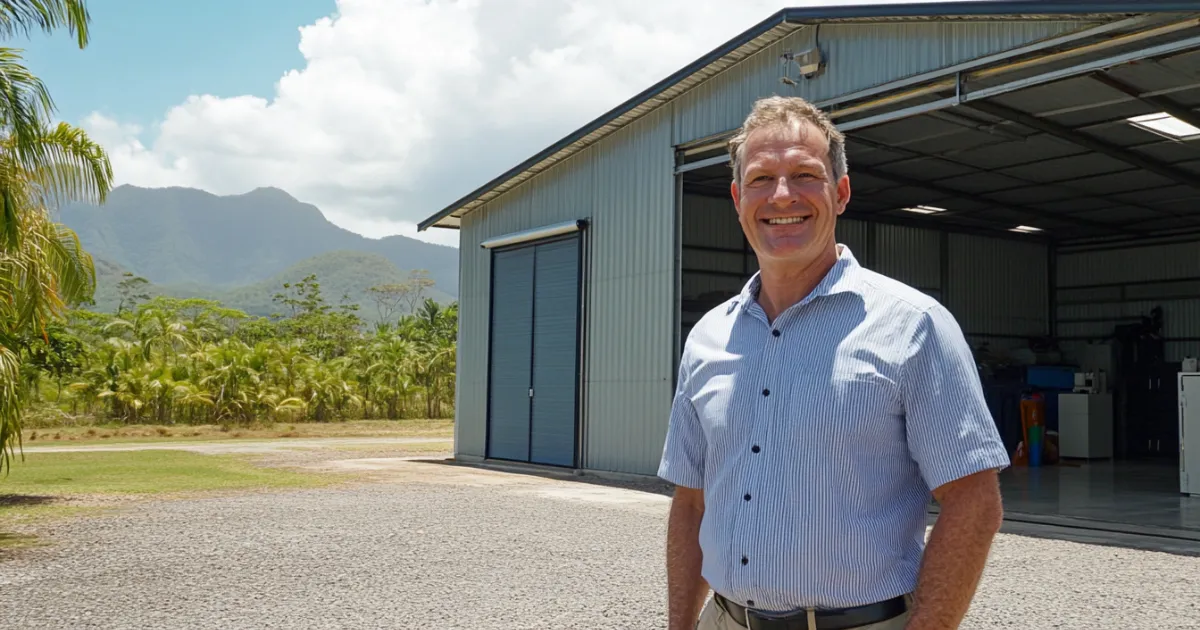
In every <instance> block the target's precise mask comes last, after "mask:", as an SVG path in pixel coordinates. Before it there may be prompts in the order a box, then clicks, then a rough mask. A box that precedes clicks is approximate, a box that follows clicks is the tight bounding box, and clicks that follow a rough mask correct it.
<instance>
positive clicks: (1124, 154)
mask: <svg viewBox="0 0 1200 630" xmlns="http://www.w3.org/2000/svg"><path fill="white" fill-rule="evenodd" d="M964 107H971V108H974V109H976V110H978V111H981V112H983V113H985V114H989V115H992V116H995V117H997V118H1003V119H1005V120H1011V121H1012V122H1015V123H1018V124H1020V125H1024V126H1026V127H1029V128H1030V129H1036V130H1038V131H1041V132H1042V133H1046V134H1049V135H1052V136H1055V137H1057V138H1061V139H1062V140H1065V141H1067V142H1070V143H1071V144H1074V145H1077V146H1080V147H1083V148H1085V149H1088V150H1090V151H1095V152H1096V153H1102V154H1104V155H1107V156H1108V157H1111V158H1113V159H1116V160H1120V161H1122V162H1125V163H1126V164H1131V165H1133V166H1136V167H1138V168H1141V169H1144V170H1147V171H1149V172H1151V173H1155V174H1157V175H1161V176H1163V177H1166V178H1167V179H1170V180H1173V181H1175V182H1178V183H1180V184H1183V185H1185V186H1191V187H1193V188H1200V180H1198V179H1197V177H1196V176H1195V175H1192V174H1191V173H1188V172H1185V171H1181V170H1179V169H1176V168H1173V167H1171V166H1168V165H1166V164H1163V163H1162V162H1159V161H1158V160H1154V159H1151V158H1148V157H1145V156H1142V155H1138V154H1137V153H1134V152H1132V151H1129V150H1127V149H1125V148H1124V147H1119V146H1117V145H1114V144H1109V143H1108V142H1105V141H1103V140H1098V139H1096V138H1093V137H1091V136H1088V135H1085V134H1082V133H1078V132H1076V131H1075V130H1073V129H1071V128H1070V127H1065V126H1063V125H1060V124H1058V123H1056V122H1052V121H1049V120H1045V119H1043V118H1038V117H1036V116H1032V115H1030V114H1027V113H1025V112H1023V111H1020V110H1016V109H1013V108H1011V107H1007V106H1005V105H1000V104H999V103H993V102H988V101H982V100H980V101H974V102H971V103H967V104H965V105H964Z"/></svg>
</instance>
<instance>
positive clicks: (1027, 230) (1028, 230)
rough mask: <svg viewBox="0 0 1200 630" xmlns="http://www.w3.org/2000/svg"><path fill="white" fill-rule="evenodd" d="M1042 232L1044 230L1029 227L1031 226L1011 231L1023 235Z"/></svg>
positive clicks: (1021, 226)
mask: <svg viewBox="0 0 1200 630" xmlns="http://www.w3.org/2000/svg"><path fill="white" fill-rule="evenodd" d="M1041 231H1042V228H1036V227H1033V226H1029V225H1018V226H1017V227H1015V228H1012V229H1010V230H1009V232H1021V233H1022V234H1032V233H1034V232H1041Z"/></svg>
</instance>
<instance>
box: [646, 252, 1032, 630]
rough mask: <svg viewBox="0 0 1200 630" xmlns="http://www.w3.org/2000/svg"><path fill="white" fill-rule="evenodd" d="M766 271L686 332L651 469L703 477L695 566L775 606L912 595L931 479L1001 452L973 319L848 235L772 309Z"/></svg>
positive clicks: (727, 592) (969, 469)
mask: <svg viewBox="0 0 1200 630" xmlns="http://www.w3.org/2000/svg"><path fill="white" fill-rule="evenodd" d="M758 282H759V278H758V276H757V275H756V276H755V277H754V278H752V279H751V280H750V282H749V283H747V285H746V287H745V288H744V289H743V291H742V292H741V293H740V294H739V295H737V296H735V297H733V298H732V299H730V300H729V301H727V302H726V303H724V304H723V305H721V306H719V307H717V308H715V309H713V310H712V311H710V312H708V313H707V314H705V316H704V317H703V318H701V320H700V321H699V323H698V324H697V325H696V326H695V327H694V328H693V330H692V332H691V333H690V334H689V336H688V339H687V342H686V344H685V346H684V351H683V357H682V360H681V365H680V368H679V381H678V387H677V391H676V395H675V399H674V402H673V404H672V408H671V416H670V423H669V427H668V431H667V438H666V444H665V447H664V451H663V457H662V463H661V465H660V468H659V476H661V477H662V478H663V479H666V480H667V481H670V482H672V483H674V484H677V485H680V486H685V487H689V488H702V489H703V490H704V500H705V512H704V517H703V520H702V521H701V525H700V546H701V550H702V552H703V565H702V574H703V577H704V578H705V579H706V580H707V581H708V584H709V585H710V586H711V587H712V589H713V590H714V591H716V592H717V593H720V594H721V595H724V596H725V597H727V598H729V599H731V600H733V601H736V602H738V603H740V604H743V605H745V606H749V607H751V608H757V609H760V610H765V611H774V612H785V611H793V610H797V609H800V608H804V607H808V606H816V607H844V606H855V605H861V604H866V603H870V602H875V601H880V600H884V599H888V598H890V597H893V596H896V595H900V594H903V593H909V592H912V591H913V589H914V588H915V586H916V582H917V573H918V569H919V567H920V563H921V556H922V553H923V551H924V540H925V537H924V534H925V522H926V520H925V519H926V510H927V508H928V505H929V501H930V493H931V489H932V488H936V487H938V486H940V485H942V484H944V483H946V482H949V481H953V480H955V479H958V478H960V477H963V476H965V475H968V474H971V473H975V472H978V471H981V470H985V469H998V468H1003V467H1005V466H1007V465H1008V464H1009V458H1008V454H1007V452H1006V451H1005V450H1004V446H1003V443H1002V442H1001V440H1000V436H999V434H998V431H997V430H996V425H995V423H994V421H993V420H992V417H991V414H990V413H989V411H988V408H987V406H986V403H985V401H984V397H983V392H982V387H981V385H980V381H979V376H978V373H977V371H976V367H975V362H974V360H973V358H972V355H971V351H970V348H969V347H968V346H967V343H966V341H965V339H964V336H963V333H962V331H961V330H960V328H959V325H958V323H957V322H956V321H955V320H954V318H953V317H952V316H951V315H950V313H949V312H947V311H946V309H945V308H944V307H943V306H941V305H940V304H939V303H938V302H937V301H935V300H934V299H932V298H930V297H929V296H927V295H925V294H923V293H921V292H920V291H917V290H915V289H913V288H911V287H908V286H906V285H904V284H902V283H900V282H897V281H895V280H892V279H890V278H887V277H885V276H882V275H880V274H877V273H874V272H872V271H870V270H867V269H865V268H863V267H861V266H859V264H858V262H857V261H856V260H855V258H854V256H853V254H852V253H851V252H850V249H849V248H847V247H845V246H841V248H840V254H839V258H838V261H837V262H836V263H835V265H834V267H833V268H832V269H831V271H830V272H829V273H828V274H827V275H826V277H825V278H824V279H823V280H822V281H821V283H820V284H819V285H818V286H817V287H816V288H815V289H814V290H813V291H812V292H811V293H810V294H809V295H808V296H807V297H806V298H805V299H804V300H802V301H801V302H799V303H798V304H796V305H794V306H792V307H791V308H789V309H787V310H786V311H785V312H783V313H782V314H780V316H779V317H778V318H777V319H776V321H775V322H773V323H769V322H768V320H767V316H766V314H765V312H764V311H763V310H762V308H761V307H760V306H759V304H758V302H757V299H756V296H757V291H758V286H759V284H758Z"/></svg>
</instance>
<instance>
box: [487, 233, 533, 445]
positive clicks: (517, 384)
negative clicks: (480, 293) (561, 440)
mask: <svg viewBox="0 0 1200 630" xmlns="http://www.w3.org/2000/svg"><path fill="white" fill-rule="evenodd" d="M532 321H533V250H532V249H518V250H512V251H506V252H497V253H496V254H495V257H494V258H493V259H492V335H491V336H492V348H491V359H490V361H491V366H490V368H491V369H490V374H489V380H490V382H491V396H490V407H491V409H490V410H489V414H488V416H489V417H488V456H489V457H495V458H497V459H514V460H522V461H527V460H528V459H529V405H530V397H529V388H530V386H531V383H530V377H531V365H532V364H531V360H532V358H533V357H532V355H531V354H530V352H529V348H530V346H531V344H532V342H533V329H532V327H531V326H530V323H531V322H532Z"/></svg>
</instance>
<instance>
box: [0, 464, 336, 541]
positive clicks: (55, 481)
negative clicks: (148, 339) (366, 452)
mask: <svg viewBox="0 0 1200 630" xmlns="http://www.w3.org/2000/svg"><path fill="white" fill-rule="evenodd" d="M13 463H14V464H15V465H14V466H13V467H12V469H11V471H9V472H8V475H7V476H6V477H0V550H2V549H4V548H5V547H8V548H12V547H20V546H28V545H30V544H36V543H37V539H36V537H35V536H32V535H30V533H29V532H28V526H30V525H33V524H36V523H37V522H39V521H41V520H43V519H46V518H51V517H58V516H70V515H74V514H83V513H90V512H94V511H96V510H98V509H99V510H102V509H104V508H106V507H109V506H112V505H117V504H119V503H120V502H122V501H123V500H128V499H131V498H138V497H146V496H153V495H171V494H177V493H191V492H203V491H219V490H248V489H259V488H303V487H316V486H322V485H327V484H331V483H336V482H339V481H343V480H344V479H345V477H337V476H332V475H327V474H324V475H317V474H305V473H300V472H295V471H291V470H285V469H279V468H264V467H259V466H255V465H253V464H251V463H249V462H247V461H245V460H244V459H243V458H240V457H237V456H232V455H202V454H198V453H191V452H187V451H167V450H162V451H160V450H153V451H117V452H97V453H26V454H25V457H24V461H21V460H20V458H19V457H18V458H14V459H13Z"/></svg>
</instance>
